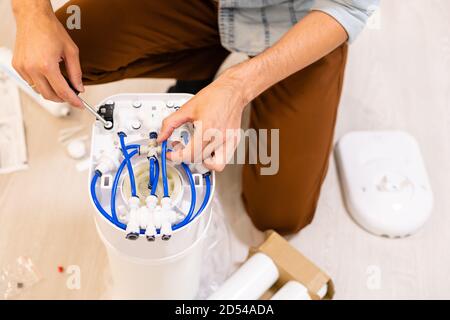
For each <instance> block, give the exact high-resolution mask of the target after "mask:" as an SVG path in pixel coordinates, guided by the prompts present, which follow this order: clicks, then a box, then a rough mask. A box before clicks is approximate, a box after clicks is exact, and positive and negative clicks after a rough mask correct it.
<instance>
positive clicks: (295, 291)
mask: <svg viewBox="0 0 450 320" xmlns="http://www.w3.org/2000/svg"><path fill="white" fill-rule="evenodd" d="M271 300H311V296H310V295H309V294H308V289H306V287H305V286H304V285H302V284H301V283H300V282H297V281H288V282H287V283H286V284H285V285H284V286H283V287H281V289H280V290H278V291H277V292H276V293H275V294H274V295H273V296H272V298H271Z"/></svg>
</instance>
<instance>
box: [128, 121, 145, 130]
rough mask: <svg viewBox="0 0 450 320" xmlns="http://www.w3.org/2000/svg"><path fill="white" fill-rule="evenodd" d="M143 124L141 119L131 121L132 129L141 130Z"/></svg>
mask: <svg viewBox="0 0 450 320" xmlns="http://www.w3.org/2000/svg"><path fill="white" fill-rule="evenodd" d="M141 126H142V124H141V122H140V121H139V120H136V119H135V120H132V121H131V124H130V127H131V129H133V130H139V129H140V128H141Z"/></svg>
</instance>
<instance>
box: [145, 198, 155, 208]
mask: <svg viewBox="0 0 450 320" xmlns="http://www.w3.org/2000/svg"><path fill="white" fill-rule="evenodd" d="M145 203H146V205H147V208H148V209H150V210H155V208H156V206H157V204H158V197H157V196H152V195H150V196H148V197H147V198H146V199H145Z"/></svg>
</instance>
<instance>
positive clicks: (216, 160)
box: [203, 138, 239, 172]
mask: <svg viewBox="0 0 450 320" xmlns="http://www.w3.org/2000/svg"><path fill="white" fill-rule="evenodd" d="M238 143H239V139H234V138H233V139H227V141H225V143H223V144H222V145H220V146H219V147H218V148H217V149H216V150H214V155H213V156H212V157H205V158H204V161H203V164H204V166H205V167H206V168H207V169H209V170H214V171H219V172H220V171H223V169H224V168H225V166H226V165H227V164H228V163H229V162H230V161H231V159H232V158H233V156H234V152H235V150H236V147H237V145H238Z"/></svg>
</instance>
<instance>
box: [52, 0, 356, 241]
mask: <svg viewBox="0 0 450 320" xmlns="http://www.w3.org/2000/svg"><path fill="white" fill-rule="evenodd" d="M72 4H76V5H78V6H79V7H80V8H81V29H80V30H68V32H69V33H70V35H71V37H72V39H73V40H74V41H75V43H76V44H77V45H78V47H79V49H80V59H81V65H82V69H83V81H84V82H85V83H86V84H99V83H105V82H111V81H116V80H121V79H125V78H137V77H149V78H176V79H181V80H202V79H208V78H212V77H214V75H215V74H216V72H217V70H218V68H219V67H220V65H221V64H222V62H223V61H224V59H225V58H226V57H227V56H228V54H229V52H228V51H227V50H226V49H224V48H223V47H222V46H221V44H220V38H219V33H218V25H217V7H216V5H215V4H214V3H213V2H212V1H211V0H196V1H186V0H165V1H160V0H145V1H142V0H95V1H92V0H72V1H70V2H69V3H68V4H66V5H65V6H64V7H63V8H62V9H60V10H59V11H58V12H57V16H58V18H59V19H60V21H61V22H62V23H63V24H64V25H66V19H67V18H68V14H67V13H66V8H67V6H69V5H72ZM346 58H347V46H346V45H343V46H341V47H340V48H338V49H336V50H335V51H334V52H332V53H331V54H329V55H328V56H326V57H324V58H323V59H321V60H320V61H318V62H316V63H314V64H313V65H311V66H309V67H307V68H305V69H304V70H302V71H299V72H297V73H295V74H294V75H292V76H290V77H289V78H287V79H285V80H283V81H281V82H280V83H278V84H276V85H274V86H273V87H271V88H270V89H269V90H267V91H266V92H264V93H263V94H261V95H260V96H259V97H258V98H256V99H255V100H254V101H253V104H252V107H251V119H250V127H252V128H255V129H272V128H279V129H280V147H279V150H280V158H279V172H278V174H276V175H273V176H262V175H260V170H259V169H260V167H261V166H260V165H258V164H257V165H245V166H244V170H243V191H242V197H243V200H244V204H245V207H246V209H247V212H248V215H249V216H250V218H251V219H252V221H253V223H254V224H255V225H256V227H257V228H259V229H261V230H266V229H275V230H277V231H278V232H281V233H284V234H286V233H292V232H296V231H298V230H300V229H301V228H303V227H305V226H306V225H307V224H309V223H310V222H311V220H312V218H313V216H314V212H315V209H316V206H317V201H318V198H319V194H320V188H321V185H322V182H323V180H324V178H325V175H326V172H327V167H328V161H329V156H330V151H331V149H332V142H333V132H334V127H335V122H336V113H337V110H338V104H339V99H340V95H341V90H342V82H343V75H344V69H345V63H346Z"/></svg>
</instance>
